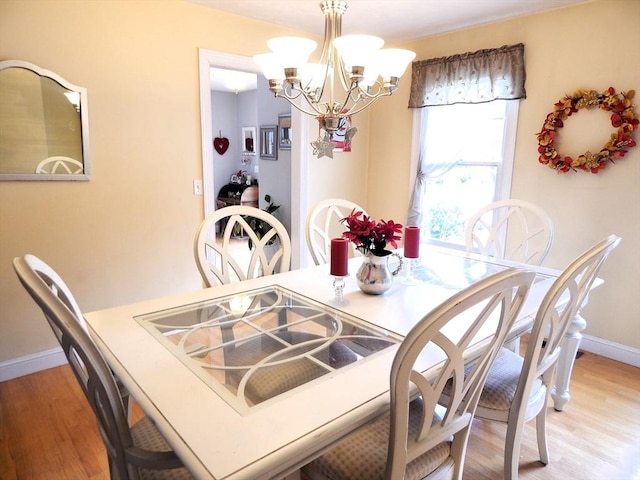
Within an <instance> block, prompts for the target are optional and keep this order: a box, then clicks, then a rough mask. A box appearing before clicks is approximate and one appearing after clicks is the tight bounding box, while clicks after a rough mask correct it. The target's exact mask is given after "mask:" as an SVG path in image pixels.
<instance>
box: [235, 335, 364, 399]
mask: <svg viewBox="0 0 640 480" xmlns="http://www.w3.org/2000/svg"><path fill="white" fill-rule="evenodd" d="M276 335H277V337H278V338H279V339H280V340H281V341H278V340H276V339H273V338H270V337H266V336H262V337H260V338H259V339H254V340H250V341H248V342H245V343H242V344H240V345H239V346H237V347H235V348H233V349H232V350H230V351H229V352H227V353H226V364H227V365H229V366H251V365H255V364H257V363H258V362H260V361H261V360H262V359H264V358H265V357H267V356H269V355H272V354H276V353H277V357H276V358H277V360H278V362H280V361H282V360H284V359H286V358H291V357H298V356H301V354H302V353H305V352H308V351H310V350H312V349H315V348H317V347H318V343H317V341H322V340H323V337H321V336H319V335H313V334H310V333H305V332H296V331H282V332H278V333H277V334H276ZM283 342H284V343H283ZM305 342H309V343H305ZM285 344H289V345H290V346H289V347H287V348H284V346H285ZM296 345H297V346H298V347H297V348H296V347H295V346H296ZM291 346H293V347H291ZM313 356H314V358H316V359H317V360H318V362H315V361H313V360H311V359H309V358H305V357H301V358H296V359H294V360H291V361H288V362H284V363H277V364H276V365H273V366H265V367H261V368H259V369H258V370H256V371H255V372H252V374H251V377H250V378H249V380H248V381H247V384H246V386H245V392H244V395H245V397H246V398H247V399H248V400H249V401H250V402H252V403H254V404H257V403H260V402H263V401H265V400H268V399H270V398H273V397H275V396H276V395H280V394H281V393H284V392H287V391H289V390H291V389H293V388H295V387H298V386H300V385H304V384H305V383H308V382H310V381H312V380H314V379H316V378H319V377H321V376H323V375H325V374H326V373H328V372H329V371H330V370H329V369H327V368H325V367H323V366H321V365H322V364H324V365H327V366H329V367H331V368H333V369H338V368H341V367H343V366H345V365H348V364H350V363H353V362H355V361H356V360H357V356H356V354H355V353H353V351H352V350H351V349H349V348H348V347H346V346H344V345H343V344H341V343H340V342H339V341H334V342H331V344H330V345H329V346H327V347H326V348H323V349H321V350H319V351H318V352H315V353H313ZM247 371H248V370H246V369H239V370H232V371H230V372H229V375H228V378H227V381H228V382H229V383H230V384H231V385H234V386H235V387H238V386H239V384H240V381H241V380H242V377H243V376H244V375H245V374H246V373H247Z"/></svg>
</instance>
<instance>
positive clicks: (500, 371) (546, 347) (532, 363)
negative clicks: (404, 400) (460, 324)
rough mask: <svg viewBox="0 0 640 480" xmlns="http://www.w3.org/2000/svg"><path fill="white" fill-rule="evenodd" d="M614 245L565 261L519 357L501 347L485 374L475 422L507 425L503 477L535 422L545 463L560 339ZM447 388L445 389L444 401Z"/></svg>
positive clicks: (612, 239) (511, 471)
mask: <svg viewBox="0 0 640 480" xmlns="http://www.w3.org/2000/svg"><path fill="white" fill-rule="evenodd" d="M619 243H620V237H617V236H615V235H610V236H608V237H607V238H605V239H604V240H602V241H600V242H599V243H597V244H596V245H594V246H593V247H591V248H590V249H588V250H587V251H586V252H584V253H583V254H582V255H580V256H579V257H577V258H576V259H575V260H574V261H573V262H571V263H570V264H569V265H568V266H567V267H566V268H565V269H564V271H563V272H562V273H561V274H560V276H558V278H557V279H556V281H555V282H554V283H553V285H552V286H551V287H550V288H549V291H548V292H547V294H546V295H545V297H544V299H543V300H542V303H541V304H540V307H539V310H538V313H537V315H536V318H535V321H534V323H533V328H532V330H531V334H530V336H529V343H528V345H527V350H526V353H525V355H524V357H520V356H519V355H518V354H516V353H514V352H512V351H511V350H509V349H507V348H501V349H500V352H499V353H498V358H497V359H496V362H495V364H494V366H493V367H492V368H491V370H490V372H489V377H488V378H487V381H486V383H485V386H484V389H483V391H482V395H481V396H480V400H479V402H478V407H477V409H476V418H481V419H483V420H492V421H497V422H502V423H506V424H507V433H506V438H505V449H504V475H505V479H507V480H517V478H518V465H519V458H520V446H521V444H522V433H523V430H524V425H525V424H526V423H527V422H528V421H530V420H532V419H533V418H535V419H536V431H537V440H538V452H539V455H540V461H541V462H542V463H543V464H544V465H546V464H548V463H549V450H548V446H547V434H546V419H547V410H548V407H547V403H548V401H549V394H550V390H551V387H552V386H553V383H554V378H555V373H556V366H557V363H558V359H559V356H560V351H561V344H562V340H563V339H564V336H565V333H566V331H567V328H568V327H569V324H570V322H571V320H572V319H573V317H574V315H576V314H577V313H578V310H579V309H580V307H581V306H582V304H583V302H584V300H585V298H586V296H587V294H588V293H589V290H590V288H591V285H592V284H593V282H594V280H595V279H596V276H597V274H598V272H599V271H600V268H601V267H602V265H603V263H604V262H605V260H606V259H607V256H608V255H609V254H610V253H611V251H612V250H613V249H614V248H616V247H617V246H618V244H619ZM452 388H453V384H450V385H449V386H448V388H446V389H445V395H443V397H442V400H443V401H447V399H448V396H447V394H448V393H450V392H451V389H452Z"/></svg>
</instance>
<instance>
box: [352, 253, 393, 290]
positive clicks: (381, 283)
mask: <svg viewBox="0 0 640 480" xmlns="http://www.w3.org/2000/svg"><path fill="white" fill-rule="evenodd" d="M390 257H396V258H397V259H398V261H399V264H398V267H397V268H396V269H395V270H393V271H391V269H390V268H389V258H390ZM401 269H402V257H401V256H400V255H398V254H397V253H391V252H389V253H387V254H386V255H382V256H380V255H375V254H373V253H371V252H367V253H365V254H364V255H363V257H362V265H360V268H358V271H357V272H356V283H357V284H358V287H360V290H362V291H363V292H364V293H367V294H369V295H381V294H383V293H384V292H386V291H387V290H389V289H390V288H391V286H392V285H393V277H394V276H396V275H397V274H398V272H400V270H401Z"/></svg>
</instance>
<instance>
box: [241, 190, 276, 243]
mask: <svg viewBox="0 0 640 480" xmlns="http://www.w3.org/2000/svg"><path fill="white" fill-rule="evenodd" d="M264 201H265V202H267V203H268V205H267V207H266V208H263V209H262V210H264V211H265V212H267V213H270V214H272V215H273V213H274V212H275V211H276V210H278V209H279V208H280V205H276V204H274V203H273V202H272V201H271V195H269V194H267V195H265V196H264ZM244 219H245V220H246V221H247V223H248V224H249V227H251V230H253V231H254V232H255V234H256V237H258V240H260V239H261V238H262V237H264V235H265V234H266V233H267V232H268V231H269V230H271V225H270V224H268V223H267V222H265V221H264V220H260V219H259V218H256V217H251V216H249V215H246V216H245V217H244ZM277 240H278V236H277V235H275V236H274V237H273V238H272V239H271V240H269V242H268V243H267V245H275V244H276V242H277ZM248 245H249V249H251V248H253V242H252V241H251V238H249V241H248Z"/></svg>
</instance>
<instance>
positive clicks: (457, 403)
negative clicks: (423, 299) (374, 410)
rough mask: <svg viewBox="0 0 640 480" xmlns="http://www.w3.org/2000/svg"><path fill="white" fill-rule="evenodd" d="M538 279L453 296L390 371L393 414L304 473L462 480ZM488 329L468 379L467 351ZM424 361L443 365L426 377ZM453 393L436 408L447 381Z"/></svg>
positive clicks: (525, 277) (419, 327)
mask: <svg viewBox="0 0 640 480" xmlns="http://www.w3.org/2000/svg"><path fill="white" fill-rule="evenodd" d="M534 277H535V273H534V272H530V271H525V270H520V269H508V270H505V271H502V272H499V273H497V274H494V275H492V276H490V277H487V278H485V279H483V280H480V281H479V282H477V283H476V284H474V285H471V286H470V287H468V288H466V289H465V290H462V291H461V292H459V293H457V294H456V295H453V296H452V297H451V298H450V299H448V300H447V301H445V302H443V303H442V304H441V305H440V306H438V307H436V308H435V309H433V310H432V311H431V312H429V313H428V314H427V315H426V316H425V317H424V318H423V319H422V320H421V321H420V322H419V323H418V324H416V325H415V326H414V327H413V328H412V329H411V330H410V331H409V333H407V335H406V336H405V338H404V340H403V341H402V343H401V344H400V346H399V348H398V351H397V352H396V355H395V357H394V360H393V364H392V366H391V376H390V387H389V388H390V394H391V398H390V407H389V412H388V414H385V415H383V416H382V417H379V418H377V419H375V420H373V421H371V422H370V423H367V424H366V425H364V426H363V427H361V428H360V429H358V430H357V431H356V432H355V433H354V434H352V435H349V436H348V437H346V438H345V439H344V440H342V441H341V442H339V443H338V444H337V445H336V446H335V447H333V448H332V449H331V450H329V451H328V452H327V453H325V454H324V455H322V456H321V457H320V458H318V459H316V460H314V461H312V462H311V463H310V464H308V465H306V466H305V467H303V469H302V470H303V472H304V473H305V475H307V476H308V477H309V478H310V479H311V480H328V479H331V480H376V479H387V480H396V479H406V480H417V479H436V478H437V479H442V478H455V479H458V480H460V479H462V473H463V469H464V460H465V452H466V445H467V441H468V439H469V429H470V428H471V422H472V420H473V413H474V410H475V407H476V403H477V401H478V397H479V396H480V392H481V390H482V386H483V384H484V382H485V379H486V377H487V374H488V372H489V368H490V367H491V365H492V364H493V361H494V359H495V357H496V355H497V353H498V350H499V348H500V346H501V345H502V343H503V341H504V338H505V336H506V334H507V332H508V331H509V329H510V328H511V325H512V324H513V321H514V320H515V318H516V316H517V315H518V312H519V311H520V308H521V307H522V304H523V302H524V299H525V297H526V294H527V293H528V291H529V288H530V286H531V283H532V282H533V279H534ZM480 330H482V331H483V334H485V335H486V338H487V341H486V342H485V343H484V344H483V345H482V347H480V348H478V349H477V350H475V352H474V354H475V355H476V356H477V357H476V358H477V360H476V361H475V364H474V367H473V369H472V371H470V372H468V373H467V374H466V375H465V361H466V358H465V356H466V355H468V347H469V345H470V343H471V342H472V340H473V339H474V338H475V337H476V335H477V334H478V332H479V331H480ZM421 355H425V356H427V357H428V358H430V359H432V358H434V356H435V358H440V359H442V362H441V363H440V367H439V368H438V369H436V371H427V372H424V373H423V372H422V369H421V368H420V358H421ZM449 378H453V379H454V380H453V381H454V385H455V389H454V394H453V395H452V396H451V398H450V401H449V402H448V403H447V404H446V405H445V406H440V405H438V401H439V399H440V394H441V391H442V389H443V388H444V387H445V385H446V383H447V380H448V379H449Z"/></svg>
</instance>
